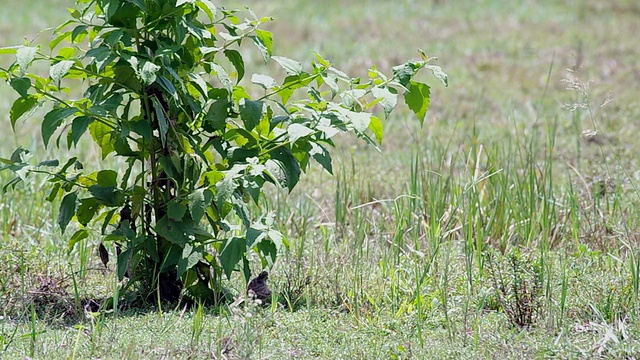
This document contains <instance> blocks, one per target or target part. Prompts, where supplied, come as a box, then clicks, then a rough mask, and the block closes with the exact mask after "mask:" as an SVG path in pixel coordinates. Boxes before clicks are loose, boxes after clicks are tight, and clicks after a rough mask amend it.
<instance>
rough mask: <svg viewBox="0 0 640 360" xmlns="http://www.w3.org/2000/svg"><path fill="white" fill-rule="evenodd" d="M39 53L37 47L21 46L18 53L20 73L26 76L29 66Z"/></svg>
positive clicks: (17, 59)
mask: <svg viewBox="0 0 640 360" xmlns="http://www.w3.org/2000/svg"><path fill="white" fill-rule="evenodd" d="M37 53H38V48H37V47H29V46H20V47H19V48H18V51H17V52H16V61H17V62H18V65H20V72H21V73H22V74H24V72H25V71H27V68H28V67H29V64H30V63H31V62H32V61H33V59H35V57H36V54H37Z"/></svg>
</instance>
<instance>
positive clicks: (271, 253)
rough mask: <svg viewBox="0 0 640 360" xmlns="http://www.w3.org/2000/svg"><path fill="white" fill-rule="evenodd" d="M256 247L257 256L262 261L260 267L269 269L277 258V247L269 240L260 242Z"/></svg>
mask: <svg viewBox="0 0 640 360" xmlns="http://www.w3.org/2000/svg"><path fill="white" fill-rule="evenodd" d="M256 247H257V248H258V254H259V255H260V259H261V260H262V267H271V266H273V264H274V263H275V261H276V257H277V256H278V248H277V246H276V245H275V244H274V243H273V242H272V241H269V240H262V241H260V242H259V243H258V244H257V245H256Z"/></svg>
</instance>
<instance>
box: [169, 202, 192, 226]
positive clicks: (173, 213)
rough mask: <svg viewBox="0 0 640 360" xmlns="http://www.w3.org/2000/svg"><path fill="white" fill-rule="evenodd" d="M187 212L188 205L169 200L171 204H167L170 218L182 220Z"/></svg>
mask: <svg viewBox="0 0 640 360" xmlns="http://www.w3.org/2000/svg"><path fill="white" fill-rule="evenodd" d="M186 212H187V207H186V206H184V205H182V204H180V203H179V202H176V201H175V200H171V201H169V204H168V205H167V216H168V217H169V219H170V220H173V221H181V220H182V218H183V217H184V214H185V213H186Z"/></svg>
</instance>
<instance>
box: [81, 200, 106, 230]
mask: <svg viewBox="0 0 640 360" xmlns="http://www.w3.org/2000/svg"><path fill="white" fill-rule="evenodd" d="M100 206H101V205H100V204H99V203H98V201H97V200H96V199H94V198H92V197H90V198H86V199H82V200H80V206H79V207H78V211H77V212H76V217H77V218H78V222H79V223H80V224H82V226H87V224H88V223H89V222H90V221H91V220H93V217H94V216H95V215H96V212H97V211H98V209H100Z"/></svg>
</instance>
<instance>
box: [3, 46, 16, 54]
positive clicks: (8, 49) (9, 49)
mask: <svg viewBox="0 0 640 360" xmlns="http://www.w3.org/2000/svg"><path fill="white" fill-rule="evenodd" d="M18 49H20V46H4V47H0V55H6V54H16V53H17V52H18Z"/></svg>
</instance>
